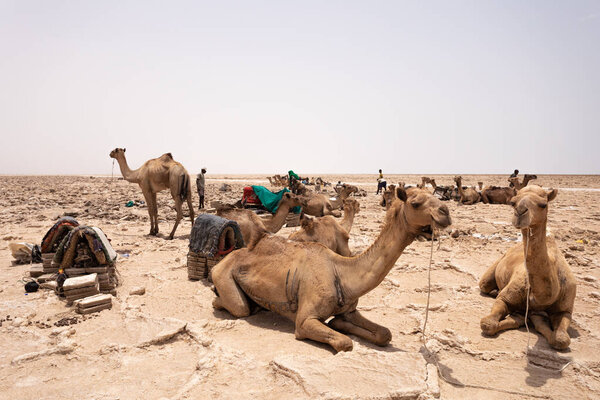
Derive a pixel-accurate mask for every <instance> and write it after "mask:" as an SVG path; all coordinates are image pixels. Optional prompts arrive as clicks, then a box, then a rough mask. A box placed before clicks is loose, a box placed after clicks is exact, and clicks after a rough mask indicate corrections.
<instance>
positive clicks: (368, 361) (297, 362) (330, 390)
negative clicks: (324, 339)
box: [271, 350, 428, 399]
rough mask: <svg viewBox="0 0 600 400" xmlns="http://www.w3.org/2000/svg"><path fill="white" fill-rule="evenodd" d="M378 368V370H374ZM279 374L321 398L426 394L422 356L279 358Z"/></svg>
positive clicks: (382, 354) (377, 354) (346, 354)
mask: <svg viewBox="0 0 600 400" xmlns="http://www.w3.org/2000/svg"><path fill="white" fill-rule="evenodd" d="M374 366H376V367H374ZM271 367H272V368H273V369H274V371H275V372H276V373H280V374H282V375H285V376H287V377H288V378H291V379H293V380H295V381H297V382H298V383H301V384H302V386H303V387H304V388H305V389H306V390H307V392H308V395H309V396H311V397H320V398H352V399H357V398H359V399H360V398H368V399H388V398H394V399H395V398H398V399H405V398H407V399H408V398H410V399H412V398H417V397H418V396H419V395H420V394H423V393H426V392H427V391H428V388H427V382H426V379H427V363H426V362H425V360H424V359H423V356H422V355H421V354H419V353H407V352H402V351H396V352H386V351H380V352H358V351H356V350H355V351H352V352H344V353H338V354H336V355H335V356H333V357H312V356H298V355H283V354H282V355H278V356H276V357H275V358H274V359H273V361H271Z"/></svg>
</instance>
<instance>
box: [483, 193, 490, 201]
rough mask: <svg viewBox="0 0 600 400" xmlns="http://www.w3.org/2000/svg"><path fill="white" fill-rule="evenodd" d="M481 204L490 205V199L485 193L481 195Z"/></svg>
mask: <svg viewBox="0 0 600 400" xmlns="http://www.w3.org/2000/svg"><path fill="white" fill-rule="evenodd" d="M481 202H482V203H485V204H489V203H490V200H489V199H488V197H487V195H486V194H485V193H481Z"/></svg>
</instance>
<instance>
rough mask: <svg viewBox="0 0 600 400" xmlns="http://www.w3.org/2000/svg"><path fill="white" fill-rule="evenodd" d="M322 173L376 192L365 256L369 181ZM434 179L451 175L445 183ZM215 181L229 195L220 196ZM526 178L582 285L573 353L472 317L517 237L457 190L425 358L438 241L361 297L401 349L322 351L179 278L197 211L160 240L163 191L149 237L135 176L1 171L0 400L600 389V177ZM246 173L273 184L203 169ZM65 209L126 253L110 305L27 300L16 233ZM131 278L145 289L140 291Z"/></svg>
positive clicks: (506, 219) (497, 180)
mask: <svg viewBox="0 0 600 400" xmlns="http://www.w3.org/2000/svg"><path fill="white" fill-rule="evenodd" d="M323 177H324V178H325V179H326V180H329V181H333V182H336V181H338V180H342V181H344V182H350V183H354V184H357V185H358V186H359V187H361V188H363V189H366V190H367V191H368V193H369V194H368V196H367V197H360V198H358V200H359V201H360V203H361V210H360V213H359V214H358V216H357V217H356V219H355V224H354V227H353V228H352V232H351V235H350V247H351V249H352V251H353V252H360V251H362V250H365V249H366V248H367V247H368V246H369V245H370V243H372V242H373V241H374V239H375V238H376V237H377V235H378V232H379V229H380V226H381V224H382V222H383V220H384V216H385V210H384V209H383V208H382V207H380V206H379V200H380V197H379V196H375V189H376V186H375V184H374V182H375V178H376V177H375V176H374V175H346V176H341V175H340V176H323ZM433 177H434V178H435V179H436V181H437V183H438V184H444V185H449V184H450V183H451V179H452V177H451V176H447V175H446V176H444V175H435V176H433ZM386 178H387V179H388V183H393V182H398V181H405V182H406V183H407V184H410V183H413V184H414V183H417V181H418V180H420V176H415V175H411V176H400V175H396V176H386ZM463 178H464V181H463V182H464V184H467V185H475V184H476V183H477V181H483V182H484V183H485V184H496V185H504V184H505V182H506V181H505V180H506V178H507V177H506V176H498V175H486V176H474V175H466V176H463ZM223 182H227V183H229V184H230V185H231V187H232V191H230V192H221V191H219V190H218V189H219V187H220V186H221V185H222V183H223ZM533 183H536V184H539V185H542V186H543V187H552V188H558V189H559V193H558V197H557V198H556V200H555V201H554V202H552V203H550V206H549V220H548V227H549V231H550V232H551V234H552V235H554V236H555V237H556V239H557V240H558V243H559V246H560V248H561V249H562V250H563V251H564V253H565V255H566V257H567V261H568V262H569V264H570V266H571V268H572V270H573V272H574V274H575V277H576V279H577V283H578V287H577V298H576V301H575V311H574V314H573V322H572V325H571V328H570V330H569V333H570V336H571V339H572V342H571V345H570V348H569V349H568V350H566V351H560V352H559V351H555V350H552V349H551V348H550V347H549V346H548V343H547V342H546V340H545V339H544V338H543V337H542V336H540V335H538V334H536V333H534V332H531V333H527V331H526V329H525V328H521V329H518V330H511V331H506V332H503V333H500V334H499V335H497V336H496V337H485V336H483V335H482V334H481V329H480V326H479V321H480V319H481V318H482V317H483V316H485V315H487V313H488V312H489V311H490V308H491V306H492V303H493V298H491V297H488V296H483V295H481V294H480V292H479V287H478V284H477V283H478V280H479V277H480V276H481V275H482V273H483V272H484V271H485V270H486V268H487V267H488V266H490V265H491V264H492V263H493V262H494V261H495V260H496V259H497V258H499V257H500V256H501V255H502V254H504V253H505V252H506V251H507V249H508V248H509V247H511V246H513V245H515V244H517V243H518V244H520V243H521V242H520V241H521V238H520V232H519V231H518V230H517V229H515V228H514V227H513V226H512V225H511V223H510V221H511V215H512V208H511V207H509V206H506V205H486V204H475V205H470V206H458V205H457V203H456V202H447V204H448V206H449V208H450V211H451V215H452V219H453V225H452V226H451V227H450V228H449V230H447V231H446V232H444V233H443V236H442V238H441V243H438V242H435V243H434V253H433V264H432V272H431V274H432V275H431V276H432V285H431V307H430V313H429V320H428V326H427V332H426V334H427V340H428V348H429V350H430V351H431V353H427V352H426V351H425V350H424V348H423V344H422V341H421V331H422V326H423V321H424V316H425V303H426V299H427V288H428V286H427V270H428V265H429V255H430V250H431V242H428V241H415V242H413V243H412V244H411V245H410V246H409V247H407V248H406V250H405V251H404V253H403V254H402V256H401V257H400V258H399V259H398V261H397V262H396V264H395V266H394V268H393V269H392V270H391V272H390V273H389V275H388V276H387V277H386V278H385V280H384V281H383V282H382V283H381V285H379V286H378V287H377V288H376V289H375V290H373V291H371V292H370V293H368V294H367V295H366V296H364V297H363V298H361V300H360V302H359V306H358V309H359V310H361V311H362V312H363V313H364V314H365V315H366V316H367V317H368V318H369V319H371V320H373V321H374V322H377V323H379V324H381V325H384V326H386V327H388V328H389V329H390V330H391V332H392V335H393V339H392V341H391V343H390V344H389V345H388V346H387V347H383V348H381V347H377V346H375V345H372V344H370V343H367V342H365V341H364V340H361V339H359V338H357V337H354V336H352V339H353V340H354V349H353V350H352V351H351V352H344V353H338V354H334V352H333V351H332V349H331V348H330V347H329V346H326V345H323V344H320V343H316V342H313V341H308V340H302V341H300V340H296V339H295V338H294V326H293V323H292V322H290V321H288V320H286V319H283V318H282V317H279V316H278V315H276V314H274V313H272V312H268V311H260V312H258V313H256V314H254V315H252V316H250V317H248V318H242V319H236V318H233V317H232V316H231V315H229V314H228V313H226V312H223V311H215V310H213V307H212V305H211V302H212V300H213V298H214V293H213V291H212V290H211V285H210V284H209V283H208V282H203V281H190V280H188V279H187V271H186V254H187V251H188V240H189V232H190V228H191V223H190V220H189V218H188V219H187V220H184V221H183V222H182V224H181V225H180V226H179V229H178V231H177V233H176V235H175V239H174V240H172V241H168V240H165V239H164V237H165V236H166V235H167V234H168V233H169V232H170V229H171V227H172V224H173V221H174V217H175V211H174V209H173V207H172V206H173V201H172V199H171V197H170V195H169V194H168V193H167V192H166V191H165V192H162V193H160V194H159V196H158V199H159V201H158V202H159V222H160V230H161V236H159V237H153V236H148V231H149V228H150V226H149V222H148V221H149V219H148V215H147V210H146V208H144V207H137V206H136V207H131V208H126V207H125V203H127V201H129V200H142V199H143V197H142V193H141V191H140V189H139V187H138V186H137V185H135V184H131V183H128V182H126V181H124V180H122V179H116V178H115V179H111V178H110V177H98V176H96V177H91V176H0V239H1V240H0V250H1V251H0V279H1V284H0V371H1V372H0V398H2V399H106V400H109V399H142V398H143V399H184V398H190V399H231V398H242V399H247V398H252V399H299V398H334V399H338V398H348V399H405V398H406V399H413V398H421V399H426V398H436V397H437V398H442V399H474V398H478V399H482V398H485V399H507V398H508V399H526V398H555V399H566V398H572V399H585V398H589V399H592V398H600V352H599V349H600V308H599V306H600V257H599V253H598V252H599V250H600V247H599V246H600V177H598V176H557V175H555V176H543V175H539V176H538V180H537V181H534V182H533ZM248 184H260V185H265V186H268V182H267V181H266V180H265V178H264V176H262V175H261V176H258V175H255V176H254V175H245V176H241V175H239V176H237V175H236V176H231V175H230V176H213V175H207V193H206V201H207V204H210V202H211V201H214V200H221V201H224V202H233V201H235V200H238V199H240V197H241V192H242V188H243V187H244V186H246V185H248ZM193 190H194V203H195V204H196V206H197V204H198V198H197V195H196V192H195V187H194V188H193ZM185 210H186V211H185V212H186V215H187V207H185ZM65 214H69V215H73V216H75V217H76V218H77V220H78V221H79V222H80V223H82V224H85V225H90V226H98V227H100V228H102V229H103V230H104V232H105V233H106V234H107V236H108V237H109V238H110V239H111V240H112V244H113V246H114V248H115V250H116V251H117V252H118V253H119V255H120V256H119V259H118V264H117V266H118V270H119V272H120V274H121V277H122V281H123V284H122V285H121V286H120V287H119V288H118V291H117V292H118V294H117V297H116V298H115V299H113V307H112V309H110V310H105V311H102V312H100V313H96V314H91V315H89V316H81V315H78V314H75V312H74V311H72V310H71V309H70V308H69V307H66V305H65V303H64V301H62V300H60V299H59V298H58V297H57V296H56V295H55V294H54V293H53V292H50V291H48V290H40V291H38V292H35V293H31V294H27V295H26V294H25V292H24V289H23V284H22V283H21V282H20V279H21V278H22V277H24V276H27V274H28V268H29V267H28V266H27V265H16V266H13V265H11V260H12V256H11V253H10V251H9V249H8V244H9V243H10V242H13V241H14V242H21V241H23V242H30V243H37V244H39V243H40V241H41V239H42V237H43V235H44V234H45V233H46V231H47V230H48V229H49V228H50V227H51V226H52V224H53V223H54V221H55V220H56V219H57V218H58V217H60V216H63V215H65ZM296 229H298V228H283V229H282V230H281V231H280V232H279V233H277V235H281V236H284V237H287V236H288V235H289V234H290V233H291V232H293V231H295V230H296ZM452 230H455V231H457V233H458V236H457V237H455V238H454V237H452V236H450V231H452ZM454 236H456V235H454ZM137 286H142V287H144V288H145V294H143V295H141V296H140V295H130V294H129V293H130V291H131V289H132V288H133V287H137ZM528 340H529V341H530V345H531V346H532V351H531V355H530V357H529V358H528V357H527V356H526V354H525V349H526V346H527V342H528ZM436 358H437V360H438V365H439V367H440V369H441V372H442V373H443V375H444V376H445V377H447V378H448V379H450V380H453V381H455V382H460V383H462V384H464V385H466V386H467V387H461V386H460V385H451V384H449V383H447V382H445V381H443V380H441V379H438V375H437V370H436V368H437V367H436V365H435V363H432V362H433V361H434V360H435V359H436ZM528 360H529V361H528ZM569 361H572V363H571V364H569V365H568V366H567V367H566V368H565V369H564V370H563V371H562V372H561V371H559V370H558V369H559V368H561V367H562V366H563V365H565V364H566V363H567V362H569Z"/></svg>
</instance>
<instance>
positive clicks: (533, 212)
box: [479, 185, 577, 349]
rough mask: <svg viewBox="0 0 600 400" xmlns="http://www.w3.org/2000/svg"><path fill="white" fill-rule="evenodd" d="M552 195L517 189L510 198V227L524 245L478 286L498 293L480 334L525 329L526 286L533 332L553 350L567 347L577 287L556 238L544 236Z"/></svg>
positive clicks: (495, 266)
mask: <svg viewBox="0 0 600 400" xmlns="http://www.w3.org/2000/svg"><path fill="white" fill-rule="evenodd" d="M556 194H557V190H556V189H554V190H552V189H551V190H549V191H546V190H544V189H542V188H541V187H539V186H537V185H531V186H528V187H526V188H523V189H521V190H519V192H518V193H517V195H516V196H515V197H513V198H512V199H511V201H510V205H511V206H512V207H513V208H514V215H513V219H512V223H513V225H514V226H515V228H517V229H521V232H522V234H523V244H519V245H515V246H514V247H511V248H510V249H509V250H508V251H507V252H506V254H505V255H504V256H502V257H501V258H500V259H499V260H498V261H496V262H495V263H494V264H493V265H492V266H491V267H490V268H488V270H487V271H486V272H485V274H484V275H483V276H482V277H481V280H480V281H479V287H480V289H481V291H482V292H483V293H487V294H489V293H490V292H492V291H496V290H497V291H498V295H497V297H496V300H495V301H494V305H493V306H492V311H491V313H490V314H489V315H488V316H486V317H484V318H483V319H482V320H481V330H482V331H483V333H484V334H486V335H495V334H496V333H498V332H500V331H503V330H506V329H517V328H519V327H520V326H522V325H524V324H525V320H524V318H523V316H522V314H524V313H525V307H526V300H527V286H528V282H529V285H530V287H531V295H530V297H529V318H530V319H531V321H532V322H533V325H534V326H535V329H536V330H537V331H538V332H539V333H541V334H542V335H543V336H544V337H545V338H546V340H547V341H548V343H549V344H550V346H552V347H553V348H555V349H566V348H567V347H569V345H570V343H571V339H570V338H569V334H568V332H567V329H568V327H569V324H570V323H571V317H572V314H573V304H574V302H575V294H576V290H577V286H576V282H575V277H574V276H573V273H572V272H571V269H570V267H569V264H567V262H566V260H565V258H564V256H563V254H562V252H561V251H560V249H559V248H558V246H557V244H556V242H555V240H554V238H552V237H547V236H546V223H547V221H548V203H549V202H550V201H552V200H554V198H555V197H556ZM525 261H526V262H527V265H525ZM546 316H547V317H546ZM548 319H549V321H550V323H548V321H547V320H548Z"/></svg>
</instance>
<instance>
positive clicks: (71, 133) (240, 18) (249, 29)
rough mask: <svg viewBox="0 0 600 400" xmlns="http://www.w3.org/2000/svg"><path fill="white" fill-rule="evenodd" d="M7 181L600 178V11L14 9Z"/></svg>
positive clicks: (48, 4)
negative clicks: (118, 167)
mask: <svg viewBox="0 0 600 400" xmlns="http://www.w3.org/2000/svg"><path fill="white" fill-rule="evenodd" d="M0 52H1V54H0V55H1V56H0V135H1V138H2V146H0V173H2V174H15V173H21V174H30V173H31V174H92V173H99V174H110V171H111V166H112V162H111V161H112V160H111V159H110V158H109V157H108V153H109V152H110V151H111V150H112V149H113V148H115V147H126V148H127V155H128V158H129V164H130V166H131V167H132V168H137V167H138V166H139V165H140V164H141V163H142V162H144V161H145V160H147V159H149V158H154V157H158V156H160V155H161V154H163V153H166V152H171V153H172V154H173V156H174V157H175V159H176V160H177V161H180V162H181V163H183V165H184V166H185V167H186V168H187V169H188V171H189V172H191V173H195V172H198V170H199V169H200V168H201V167H203V166H206V167H207V168H208V170H209V173H210V172H213V173H216V172H221V173H252V172H256V173H271V174H273V173H282V172H285V171H287V170H288V169H290V168H291V169H294V170H295V171H297V172H299V173H302V174H304V173H317V172H324V173H325V172H329V173H338V172H339V173H375V172H376V171H377V169H379V168H383V169H384V172H388V173H509V172H511V171H512V170H513V169H514V168H519V169H520V170H521V171H522V172H533V173H600V161H598V152H599V150H600V1H546V0H544V1H479V0H474V1H440V2H434V1H426V2H424V1H411V2H408V1H360V2H357V1H322V0H321V1H307V0H302V1H295V2H291V1H206V2H202V1H189V2H184V1H168V2H167V1H123V0H118V1H47V0H43V1H26V0H17V1H4V0H0Z"/></svg>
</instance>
